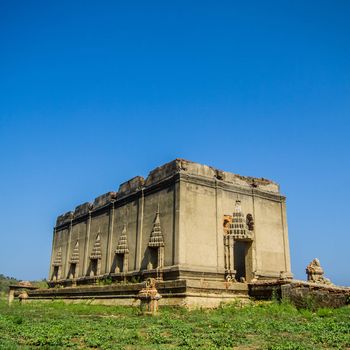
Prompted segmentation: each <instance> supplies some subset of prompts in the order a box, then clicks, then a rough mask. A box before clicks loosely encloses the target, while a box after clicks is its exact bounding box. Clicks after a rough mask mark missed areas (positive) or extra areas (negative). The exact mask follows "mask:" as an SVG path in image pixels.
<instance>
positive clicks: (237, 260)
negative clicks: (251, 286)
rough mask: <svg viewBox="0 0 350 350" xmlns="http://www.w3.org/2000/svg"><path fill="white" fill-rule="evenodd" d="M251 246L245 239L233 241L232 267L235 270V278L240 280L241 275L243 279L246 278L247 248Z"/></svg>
mask: <svg viewBox="0 0 350 350" xmlns="http://www.w3.org/2000/svg"><path fill="white" fill-rule="evenodd" d="M250 246H251V243H250V242H246V241H235V244H234V247H233V249H234V268H235V270H236V280H237V281H240V280H241V278H242V277H243V278H244V279H245V280H247V279H248V277H249V276H248V274H249V273H248V272H247V267H248V266H247V265H248V262H247V256H248V252H249V248H250Z"/></svg>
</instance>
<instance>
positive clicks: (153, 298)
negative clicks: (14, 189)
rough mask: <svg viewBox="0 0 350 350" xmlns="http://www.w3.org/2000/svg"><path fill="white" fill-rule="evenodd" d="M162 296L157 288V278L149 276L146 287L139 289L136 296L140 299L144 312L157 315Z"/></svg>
mask: <svg viewBox="0 0 350 350" xmlns="http://www.w3.org/2000/svg"><path fill="white" fill-rule="evenodd" d="M161 297H162V296H161V295H160V294H159V293H158V290H157V288H156V280H155V279H154V278H148V279H147V280H146V284H145V287H144V288H142V289H141V290H140V291H139V293H138V295H137V297H136V298H137V299H139V300H140V308H141V311H142V313H144V314H148V315H155V314H156V313H157V312H158V300H159V299H161Z"/></svg>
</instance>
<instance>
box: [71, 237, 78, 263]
mask: <svg viewBox="0 0 350 350" xmlns="http://www.w3.org/2000/svg"><path fill="white" fill-rule="evenodd" d="M69 262H70V263H71V264H79V241H76V243H75V246H74V249H73V252H72V256H71V258H70V261H69Z"/></svg>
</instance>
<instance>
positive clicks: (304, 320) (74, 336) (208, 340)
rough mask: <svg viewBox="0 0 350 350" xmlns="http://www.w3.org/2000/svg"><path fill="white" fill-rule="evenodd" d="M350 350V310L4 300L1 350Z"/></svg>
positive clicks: (1, 304) (0, 304) (0, 315)
mask: <svg viewBox="0 0 350 350" xmlns="http://www.w3.org/2000/svg"><path fill="white" fill-rule="evenodd" d="M38 348H40V349H62V348H69V349H128V350H129V349H208V350H211V349H224V350H225V349H270V350H280V349H285V350H287V349H288V350H297V349H303V350H304V349H350V308H349V307H344V308H341V309H336V310H330V309H319V310H318V311H316V312H314V313H313V312H311V311H309V310H301V311H298V310H297V309H295V308H294V307H293V306H292V305H290V304H288V303H282V304H278V303H277V302H264V303H261V302H259V303H251V304H249V305H247V306H244V307H241V306H240V305H239V304H231V305H227V306H223V307H221V308H218V309H216V310H195V311H188V310H186V309H182V308H170V307H169V308H168V307H166V308H162V309H161V311H160V314H159V315H158V316H156V317H151V316H142V315H140V314H139V310H138V309H137V308H132V307H113V306H99V305H89V304H83V303H81V304H74V305H73V304H69V305H65V304H63V303H61V302H58V301H53V302H49V303H41V302H33V303H29V304H24V305H19V304H18V303H16V302H15V303H14V304H13V306H11V307H8V306H7V305H6V301H5V300H1V301H0V349H6V350H9V349H38Z"/></svg>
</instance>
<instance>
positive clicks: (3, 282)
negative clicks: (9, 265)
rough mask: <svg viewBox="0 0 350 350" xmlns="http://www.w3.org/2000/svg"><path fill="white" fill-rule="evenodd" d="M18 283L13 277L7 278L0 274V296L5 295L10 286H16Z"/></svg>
mask: <svg viewBox="0 0 350 350" xmlns="http://www.w3.org/2000/svg"><path fill="white" fill-rule="evenodd" d="M18 282H19V281H18V280H16V279H15V278H13V277H7V276H4V275H3V274H1V273H0V296H1V295H4V294H6V293H7V291H8V288H9V285H10V284H16V283H18Z"/></svg>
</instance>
